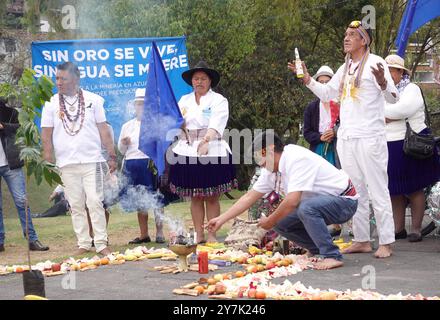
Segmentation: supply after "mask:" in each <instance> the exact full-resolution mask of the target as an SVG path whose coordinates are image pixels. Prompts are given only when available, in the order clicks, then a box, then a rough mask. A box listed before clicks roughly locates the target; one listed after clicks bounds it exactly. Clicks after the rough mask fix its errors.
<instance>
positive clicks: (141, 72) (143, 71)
mask: <svg viewBox="0 0 440 320" xmlns="http://www.w3.org/2000/svg"><path fill="white" fill-rule="evenodd" d="M148 69H150V64H149V63H147V64H140V65H139V75H140V76H143V75H144V74H147V73H148Z"/></svg>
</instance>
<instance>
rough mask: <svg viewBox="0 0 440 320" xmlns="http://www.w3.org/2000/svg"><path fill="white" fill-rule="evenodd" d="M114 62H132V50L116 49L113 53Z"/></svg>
mask: <svg viewBox="0 0 440 320" xmlns="http://www.w3.org/2000/svg"><path fill="white" fill-rule="evenodd" d="M113 52H114V54H115V59H116V60H124V59H126V60H134V58H135V56H134V48H116V49H115V50H114V51H113Z"/></svg>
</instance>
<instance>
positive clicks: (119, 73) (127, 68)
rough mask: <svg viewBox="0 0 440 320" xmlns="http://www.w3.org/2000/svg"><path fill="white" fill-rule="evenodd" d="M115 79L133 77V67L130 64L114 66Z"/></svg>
mask: <svg viewBox="0 0 440 320" xmlns="http://www.w3.org/2000/svg"><path fill="white" fill-rule="evenodd" d="M115 77H117V78H121V77H134V66H133V65H132V64H125V65H120V64H118V65H116V66H115Z"/></svg>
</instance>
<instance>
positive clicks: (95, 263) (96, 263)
mask: <svg viewBox="0 0 440 320" xmlns="http://www.w3.org/2000/svg"><path fill="white" fill-rule="evenodd" d="M93 264H94V265H95V266H97V267H99V266H100V265H101V260H95V261H93Z"/></svg>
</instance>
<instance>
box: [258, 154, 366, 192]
mask: <svg viewBox="0 0 440 320" xmlns="http://www.w3.org/2000/svg"><path fill="white" fill-rule="evenodd" d="M278 171H279V173H280V174H281V188H280V190H281V192H284V193H285V194H289V193H292V192H299V191H301V192H302V197H301V200H304V199H307V198H311V197H314V196H317V195H333V196H340V195H341V193H343V192H344V191H345V190H346V189H347V187H348V182H349V177H348V175H347V174H346V173H345V172H344V171H342V170H339V169H337V168H335V167H334V166H333V165H332V164H330V163H329V162H328V161H327V160H325V159H324V158H322V157H321V156H319V155H317V154H316V153H314V152H311V151H310V150H308V149H306V148H303V147H300V146H297V145H288V146H286V147H284V151H283V153H282V155H281V158H280V163H279V168H278ZM275 182H276V173H274V172H270V171H268V170H267V169H264V168H263V169H262V170H261V175H260V177H259V178H258V180H257V182H256V183H255V184H254V186H253V189H254V190H255V191H257V192H260V193H264V194H266V193H268V192H271V191H273V190H275V188H276V187H275ZM347 198H350V199H357V198H359V196H358V195H356V196H354V197H347Z"/></svg>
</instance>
